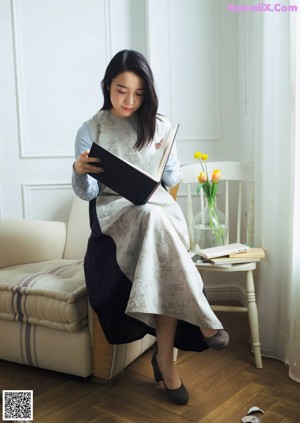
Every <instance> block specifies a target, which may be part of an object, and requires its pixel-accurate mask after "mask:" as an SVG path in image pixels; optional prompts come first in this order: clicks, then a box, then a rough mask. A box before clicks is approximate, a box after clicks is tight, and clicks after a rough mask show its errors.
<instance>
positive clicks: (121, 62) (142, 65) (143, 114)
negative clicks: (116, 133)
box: [101, 50, 158, 150]
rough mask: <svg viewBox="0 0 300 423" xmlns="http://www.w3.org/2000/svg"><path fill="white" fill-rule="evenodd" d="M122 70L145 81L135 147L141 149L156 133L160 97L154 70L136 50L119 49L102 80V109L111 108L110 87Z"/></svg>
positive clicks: (138, 114)
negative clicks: (157, 92) (155, 83)
mask: <svg viewBox="0 0 300 423" xmlns="http://www.w3.org/2000/svg"><path fill="white" fill-rule="evenodd" d="M122 72H133V73H134V74H136V75H137V76H139V77H140V78H142V79H143V81H144V99H143V103H142V105H141V107H140V108H139V109H138V110H137V112H136V114H137V120H138V122H137V123H138V125H137V141H136V143H135V146H134V147H135V148H136V149H137V150H140V149H141V148H142V147H144V146H145V145H148V144H150V143H151V141H152V139H153V138H154V134H155V127H156V115H157V109H158V98H157V94H156V90H155V86H154V78H153V74H152V70H151V68H150V65H149V63H148V61H147V59H146V58H145V57H144V56H143V55H142V54H141V53H139V52H137V51H134V50H122V51H119V53H117V54H116V55H115V56H114V57H113V58H112V59H111V61H110V62H109V64H108V66H107V68H106V71H105V75H104V78H103V80H102V82H101V87H102V92H103V96H104V103H103V106H102V109H101V110H110V109H111V108H112V104H111V101H110V92H109V88H110V85H111V82H112V80H113V79H114V78H116V76H118V75H119V74H120V73H122Z"/></svg>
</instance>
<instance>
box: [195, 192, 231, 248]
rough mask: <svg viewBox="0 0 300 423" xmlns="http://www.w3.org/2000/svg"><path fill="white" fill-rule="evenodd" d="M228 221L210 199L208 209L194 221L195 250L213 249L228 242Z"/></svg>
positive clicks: (207, 203) (207, 204) (197, 215)
mask: <svg viewBox="0 0 300 423" xmlns="http://www.w3.org/2000/svg"><path fill="white" fill-rule="evenodd" d="M228 229H229V224H228V219H227V217H226V216H225V214H224V213H222V212H221V211H220V210H218V209H217V207H216V203H215V200H214V199H208V200H207V202H206V207H205V208H204V209H203V210H201V211H200V212H199V213H197V214H196V216H195V217H194V220H193V232H194V243H195V248H196V249H197V248H198V249H199V248H200V249H202V248H211V247H217V246H219V245H224V244H225V243H226V242H227V233H228Z"/></svg>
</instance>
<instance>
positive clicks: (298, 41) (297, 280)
mask: <svg viewBox="0 0 300 423" xmlns="http://www.w3.org/2000/svg"><path fill="white" fill-rule="evenodd" d="M299 9H300V8H299ZM299 12H300V10H299V11H298V14H297V15H296V16H293V19H292V32H291V43H292V48H293V50H294V51H295V56H294V57H293V58H292V73H291V75H292V90H293V92H294V93H295V108H294V114H292V119H291V121H292V140H294V160H293V164H294V178H293V180H294V190H293V191H294V192H293V195H294V204H293V220H292V222H293V223H292V230H293V245H292V246H293V248H292V251H293V253H292V258H291V259H292V262H291V288H290V309H291V313H290V344H289V347H288V362H289V374H290V377H291V378H292V379H294V380H295V381H297V382H300V307H299V305H300V236H299V234H300V220H299V216H300V166H299V163H300V14H299Z"/></svg>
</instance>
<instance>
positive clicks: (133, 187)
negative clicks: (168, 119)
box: [89, 125, 179, 205]
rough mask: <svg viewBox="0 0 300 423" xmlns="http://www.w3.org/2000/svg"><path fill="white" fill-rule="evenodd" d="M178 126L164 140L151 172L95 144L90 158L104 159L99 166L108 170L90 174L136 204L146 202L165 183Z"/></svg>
mask: <svg viewBox="0 0 300 423" xmlns="http://www.w3.org/2000/svg"><path fill="white" fill-rule="evenodd" d="M178 127H179V125H176V126H175V127H174V128H171V129H170V131H169V133H168V135H167V137H166V138H165V139H164V140H163V141H162V145H161V147H160V148H158V149H157V151H156V154H155V155H154V156H153V159H152V162H151V166H150V167H151V170H150V171H149V172H146V171H145V170H143V169H141V168H139V167H137V166H135V165H133V164H132V163H130V162H128V161H127V160H124V159H122V158H120V157H118V156H116V155H115V154H113V153H111V152H110V151H108V150H106V149H105V148H103V147H101V145H98V144H96V143H93V144H92V147H91V150H90V152H89V157H98V158H100V159H101V162H99V163H95V165H97V166H99V167H103V169H104V170H105V171H104V172H102V173H90V174H89V175H91V176H92V177H93V178H95V179H97V180H98V181H100V182H101V183H102V184H104V185H105V186H107V187H108V188H110V189H112V190H113V191H115V192H117V193H118V194H119V195H121V196H122V197H124V198H126V199H127V200H129V201H131V202H132V203H133V204H136V205H142V204H146V203H147V201H148V200H149V198H150V197H151V196H152V194H153V193H154V191H155V190H156V188H157V187H158V186H159V185H160V183H161V180H162V176H163V173H164V170H165V167H166V164H167V161H168V158H169V155H170V152H171V150H172V146H173V144H174V141H175V137H176V134H177V130H178ZM93 164H94V163H93Z"/></svg>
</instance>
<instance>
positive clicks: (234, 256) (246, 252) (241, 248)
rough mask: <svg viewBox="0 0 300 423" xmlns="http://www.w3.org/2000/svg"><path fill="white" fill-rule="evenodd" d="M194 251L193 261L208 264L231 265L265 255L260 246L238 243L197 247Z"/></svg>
mask: <svg viewBox="0 0 300 423" xmlns="http://www.w3.org/2000/svg"><path fill="white" fill-rule="evenodd" d="M195 253H196V254H194V256H193V260H194V262H195V263H196V264H201V265H208V266H209V265H210V266H211V265H218V266H232V265H236V264H244V263H252V262H257V261H260V260H261V259H262V258H264V257H265V252H264V250H263V249H262V248H250V247H248V246H247V245H244V244H240V243H234V244H227V245H221V246H218V247H212V248H204V249H197V250H196V252H195Z"/></svg>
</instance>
